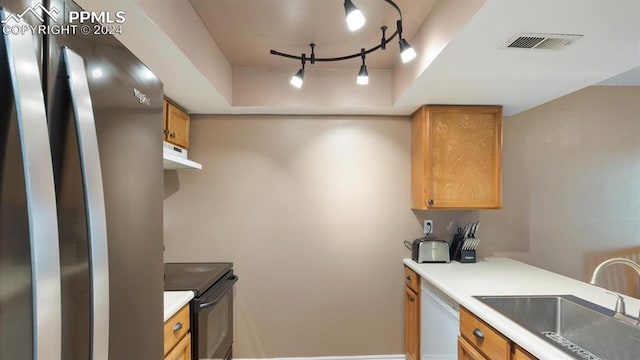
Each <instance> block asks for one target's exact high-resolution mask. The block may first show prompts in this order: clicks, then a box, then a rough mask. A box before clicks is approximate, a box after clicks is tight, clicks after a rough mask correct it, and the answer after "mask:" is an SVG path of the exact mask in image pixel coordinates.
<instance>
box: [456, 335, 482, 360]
mask: <svg viewBox="0 0 640 360" xmlns="http://www.w3.org/2000/svg"><path fill="white" fill-rule="evenodd" d="M458 360H487V358H485V357H484V356H482V354H480V352H478V351H477V350H476V349H475V348H474V347H473V346H472V345H471V344H469V343H468V342H466V341H465V339H463V338H462V337H460V336H458Z"/></svg>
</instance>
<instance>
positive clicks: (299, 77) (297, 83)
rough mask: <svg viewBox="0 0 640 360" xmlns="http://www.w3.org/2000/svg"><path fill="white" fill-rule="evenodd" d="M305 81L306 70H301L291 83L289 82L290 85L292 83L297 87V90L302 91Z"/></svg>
mask: <svg viewBox="0 0 640 360" xmlns="http://www.w3.org/2000/svg"><path fill="white" fill-rule="evenodd" d="M303 80H304V69H300V70H298V72H297V73H296V74H295V75H293V76H292V77H291V81H289V83H291V85H293V86H295V87H296V88H298V89H300V88H301V87H302V83H303Z"/></svg>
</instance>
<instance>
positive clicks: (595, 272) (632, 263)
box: [590, 258, 640, 285]
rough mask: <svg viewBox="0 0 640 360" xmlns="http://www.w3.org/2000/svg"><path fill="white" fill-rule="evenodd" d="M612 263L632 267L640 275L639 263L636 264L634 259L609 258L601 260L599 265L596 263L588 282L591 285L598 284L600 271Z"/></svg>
mask: <svg viewBox="0 0 640 360" xmlns="http://www.w3.org/2000/svg"><path fill="white" fill-rule="evenodd" d="M614 264H623V265H627V266H629V267H631V268H632V269H634V270H635V271H636V273H638V276H639V277H640V264H638V263H636V262H635V261H633V260H630V259H625V258H611V259H608V260H605V261H603V262H602V263H601V264H600V265H598V266H597V267H596V269H595V270H593V275H592V276H591V281H590V283H591V284H593V285H599V283H600V273H601V272H602V271H603V270H604V269H606V268H608V267H609V266H611V265H614Z"/></svg>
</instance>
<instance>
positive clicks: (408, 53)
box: [400, 39, 416, 64]
mask: <svg viewBox="0 0 640 360" xmlns="http://www.w3.org/2000/svg"><path fill="white" fill-rule="evenodd" d="M400 58H401V59H402V62H403V63H405V64H406V63H408V62H409V61H411V60H413V59H415V58H416V51H415V50H413V48H412V47H411V45H409V43H408V42H407V40H405V39H400Z"/></svg>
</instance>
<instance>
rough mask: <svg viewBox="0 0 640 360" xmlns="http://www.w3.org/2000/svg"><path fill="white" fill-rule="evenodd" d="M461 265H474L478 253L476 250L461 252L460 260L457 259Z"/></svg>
mask: <svg viewBox="0 0 640 360" xmlns="http://www.w3.org/2000/svg"><path fill="white" fill-rule="evenodd" d="M456 260H458V261H459V262H461V263H463V264H464V263H474V262H476V251H475V250H462V251H461V252H460V259H456Z"/></svg>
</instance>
